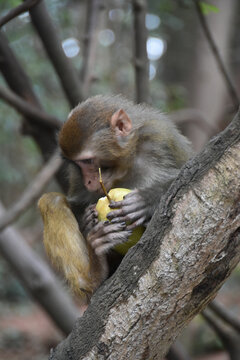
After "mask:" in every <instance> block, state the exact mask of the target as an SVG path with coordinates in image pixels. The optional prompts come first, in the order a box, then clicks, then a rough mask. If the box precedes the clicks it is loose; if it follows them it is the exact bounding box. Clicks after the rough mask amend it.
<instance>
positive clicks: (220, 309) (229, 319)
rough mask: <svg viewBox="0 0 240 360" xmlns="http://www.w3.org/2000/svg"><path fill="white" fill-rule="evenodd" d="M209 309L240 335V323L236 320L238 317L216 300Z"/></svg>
mask: <svg viewBox="0 0 240 360" xmlns="http://www.w3.org/2000/svg"><path fill="white" fill-rule="evenodd" d="M209 308H210V309H211V310H212V311H213V312H214V313H215V314H216V315H217V316H219V317H220V318H221V319H222V320H224V321H225V322H226V323H227V324H228V325H230V326H231V327H233V328H234V329H235V330H236V331H237V332H239V333H240V321H239V320H238V319H237V318H236V316H234V315H233V314H231V313H230V312H229V311H228V310H227V309H225V307H224V306H222V305H221V304H220V303H219V302H217V301H215V300H214V301H212V302H211V303H210V304H209Z"/></svg>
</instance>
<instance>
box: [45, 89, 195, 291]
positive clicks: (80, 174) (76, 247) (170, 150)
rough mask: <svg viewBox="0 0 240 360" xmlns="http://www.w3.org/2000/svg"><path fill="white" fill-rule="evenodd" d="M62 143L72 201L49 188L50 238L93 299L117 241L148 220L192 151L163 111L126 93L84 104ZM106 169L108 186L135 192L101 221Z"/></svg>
mask: <svg viewBox="0 0 240 360" xmlns="http://www.w3.org/2000/svg"><path fill="white" fill-rule="evenodd" d="M59 146H60V149H61V153H62V156H63V158H64V159H66V161H67V162H68V169H69V170H68V172H69V183H70V188H69V193H68V196H67V199H66V198H65V197H64V196H63V195H61V194H58V193H50V194H45V195H43V197H42V198H41V199H40V201H39V207H40V210H41V212H42V216H43V219H44V226H45V229H44V242H45V247H46V250H47V252H48V254H49V256H50V258H51V259H52V261H53V263H54V264H55V265H56V266H57V267H58V268H59V269H60V270H62V271H63V273H64V275H65V277H66V278H67V280H68V281H69V283H70V285H71V286H72V288H73V290H74V291H75V292H76V293H77V294H78V295H81V296H82V295H84V294H85V295H87V296H88V297H89V296H91V294H92V292H94V290H95V289H96V288H97V287H98V286H99V285H100V284H101V282H102V281H103V280H104V279H105V278H106V277H107V274H108V271H109V261H111V259H113V258H114V256H115V255H116V254H114V250H113V248H114V246H115V245H116V244H120V243H123V242H125V241H127V239H128V237H129V235H130V234H131V233H132V230H133V229H134V228H135V227H137V226H139V225H142V224H144V225H146V224H147V223H148V222H149V220H150V219H151V217H152V215H153V212H154V210H155V209H156V207H157V205H158V204H159V201H160V199H161V197H162V195H163V194H164V193H165V192H166V190H167V188H168V187H169V185H170V184H171V182H172V181H173V180H174V179H175V178H176V176H177V174H178V172H179V169H180V168H181V166H182V165H183V164H184V163H185V162H186V161H187V160H188V158H189V157H190V155H191V149H190V146H189V143H188V140H187V139H186V138H185V137H184V136H183V135H181V134H180V133H179V132H178V130H177V129H176V128H175V126H174V124H173V123H172V122H171V121H170V120H169V119H168V118H166V117H165V116H164V115H162V114H161V113H160V112H159V111H158V110H154V109H153V108H151V107H148V106H145V105H134V104H133V103H132V102H130V101H127V100H126V99H124V98H123V97H121V96H95V97H92V98H89V99H88V100H86V101H85V102H83V103H81V104H79V105H78V106H77V107H76V108H75V109H73V110H72V111H71V113H70V114H69V117H68V120H67V121H66V122H65V124H64V125H63V127H62V129H61V131H60V133H59ZM99 167H100V168H101V171H102V178H103V183H104V185H105V187H106V189H107V191H109V190H110V189H111V188H116V187H124V188H128V189H132V190H133V191H132V192H131V193H129V194H128V195H126V196H125V197H124V199H123V200H122V201H119V202H111V204H110V207H111V208H117V209H116V210H114V211H111V212H110V213H109V214H108V220H109V221H105V222H98V218H97V212H96V210H95V205H96V202H97V200H98V199H99V198H100V197H101V196H103V192H102V188H101V185H100V183H99V172H98V169H99ZM73 214H74V215H73ZM127 224H128V225H127Z"/></svg>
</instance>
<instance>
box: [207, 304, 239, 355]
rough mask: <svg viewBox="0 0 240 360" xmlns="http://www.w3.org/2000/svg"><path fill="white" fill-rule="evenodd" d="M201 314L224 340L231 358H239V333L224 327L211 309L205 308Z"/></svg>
mask: <svg viewBox="0 0 240 360" xmlns="http://www.w3.org/2000/svg"><path fill="white" fill-rule="evenodd" d="M201 315H202V316H203V317H204V319H205V320H206V321H207V323H208V324H209V325H210V326H211V327H212V328H213V330H214V331H215V332H216V334H217V335H218V336H219V338H220V339H221V340H222V342H223V345H224V347H225V348H226V350H227V352H228V354H229V356H230V359H231V360H238V359H239V354H240V343H239V334H237V333H235V332H234V331H229V330H228V329H226V328H224V326H222V324H221V323H220V321H219V319H217V318H215V317H214V316H213V314H211V312H210V311H209V309H205V310H204V311H203V312H202V314H201Z"/></svg>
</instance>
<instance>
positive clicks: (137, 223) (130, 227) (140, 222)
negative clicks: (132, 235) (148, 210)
mask: <svg viewBox="0 0 240 360" xmlns="http://www.w3.org/2000/svg"><path fill="white" fill-rule="evenodd" d="M140 225H143V226H145V227H146V226H147V225H146V216H143V217H141V218H140V219H138V220H136V221H134V222H133V223H132V224H130V225H128V226H127V229H128V230H133V229H135V228H136V227H137V226H140Z"/></svg>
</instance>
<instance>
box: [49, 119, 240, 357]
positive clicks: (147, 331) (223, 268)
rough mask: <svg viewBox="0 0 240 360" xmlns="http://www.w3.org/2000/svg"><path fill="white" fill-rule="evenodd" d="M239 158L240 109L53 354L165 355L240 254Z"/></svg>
mask: <svg viewBox="0 0 240 360" xmlns="http://www.w3.org/2000/svg"><path fill="white" fill-rule="evenodd" d="M239 164H240V113H238V114H237V116H236V117H235V118H234V120H233V121H232V123H231V124H230V125H229V126H228V128H227V129H226V130H225V131H223V132H222V133H221V134H219V135H218V136H216V137H215V138H213V139H212V140H211V141H210V142H209V144H208V145H207V146H206V147H205V149H203V151H202V152H201V153H200V154H198V155H197V156H196V157H195V158H193V159H192V160H190V161H189V162H187V163H186V164H185V165H184V166H183V168H182V169H181V171H180V174H179V176H178V177H177V179H176V180H175V181H174V182H173V183H172V185H171V186H170V188H169V190H168V191H167V193H166V195H165V197H164V199H162V202H161V203H160V206H159V208H158V209H157V211H156V212H155V214H154V215H153V218H152V220H151V222H150V224H149V226H148V228H147V229H146V231H145V233H144V235H143V236H142V238H141V239H140V241H139V242H138V243H137V244H136V246H134V247H133V248H131V249H130V250H129V251H128V253H127V254H126V256H125V257H124V259H123V261H122V263H121V264H120V266H119V268H118V269H117V271H116V272H115V274H114V275H113V276H112V277H111V278H110V279H109V280H107V281H105V282H104V284H103V285H102V286H101V287H100V288H99V289H98V290H97V292H96V293H95V295H94V296H93V297H92V301H91V304H90V306H89V308H88V309H87V311H86V312H85V313H84V315H83V317H82V318H81V319H79V320H78V321H77V323H76V325H75V327H74V329H73V331H72V332H71V334H70V335H69V337H68V338H67V339H66V340H64V341H63V342H62V343H60V344H59V345H58V347H57V348H56V349H55V351H54V352H53V353H52V354H51V360H55V359H57V360H66V359H69V358H71V359H72V360H75V359H89V358H91V359H102V358H109V359H110V358H112V359H126V358H130V359H131V358H132V359H151V358H152V359H161V358H163V357H164V355H165V354H166V352H167V351H168V349H169V347H170V345H171V343H173V341H174V340H175V338H176V337H177V336H178V335H179V333H180V331H181V330H182V329H183V327H185V326H186V325H187V324H188V323H189V321H190V320H191V319H192V318H193V317H194V316H195V315H196V314H197V313H199V312H201V311H202V310H203V308H204V307H206V305H207V304H208V303H209V302H210V301H211V300H212V299H213V297H214V296H215V295H216V293H217V291H218V290H219V288H220V287H221V285H222V284H223V283H224V281H225V280H226V279H227V278H228V276H229V275H230V273H231V272H232V270H233V269H234V267H235V266H236V265H237V264H238V262H239V260H240V208H239V200H240V186H239V184H240V173H239ZM119 354H120V355H119Z"/></svg>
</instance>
